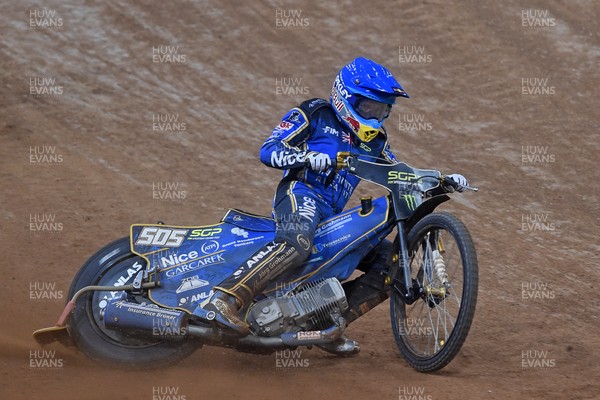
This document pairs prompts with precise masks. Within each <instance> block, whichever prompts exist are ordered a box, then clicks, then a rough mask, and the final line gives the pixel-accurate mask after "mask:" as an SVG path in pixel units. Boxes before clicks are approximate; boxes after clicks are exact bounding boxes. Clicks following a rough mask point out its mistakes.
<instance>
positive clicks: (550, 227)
mask: <svg viewBox="0 0 600 400" xmlns="http://www.w3.org/2000/svg"><path fill="white" fill-rule="evenodd" d="M548 216H549V214H548V213H545V214H537V213H529V214H523V215H521V230H522V231H523V232H539V231H555V230H556V225H555V224H554V222H548Z"/></svg>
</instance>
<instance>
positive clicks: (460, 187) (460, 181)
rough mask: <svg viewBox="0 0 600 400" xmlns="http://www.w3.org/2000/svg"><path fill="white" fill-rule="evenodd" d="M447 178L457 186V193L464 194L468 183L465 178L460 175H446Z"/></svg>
mask: <svg viewBox="0 0 600 400" xmlns="http://www.w3.org/2000/svg"><path fill="white" fill-rule="evenodd" d="M448 178H450V179H452V180H453V181H454V182H456V183H457V186H456V188H455V189H456V191H457V192H464V191H465V187H466V186H469V182H467V178H465V177H464V176H462V175H461V174H450V175H448Z"/></svg>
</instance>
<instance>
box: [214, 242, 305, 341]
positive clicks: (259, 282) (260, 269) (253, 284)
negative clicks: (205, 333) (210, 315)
mask: <svg viewBox="0 0 600 400" xmlns="http://www.w3.org/2000/svg"><path fill="white" fill-rule="evenodd" d="M297 261H300V262H302V261H303V260H302V259H301V257H298V251H297V249H296V247H294V246H291V245H289V244H287V243H285V242H271V243H268V244H267V245H265V246H264V247H263V248H261V249H260V250H258V251H257V252H256V253H254V254H253V255H252V256H251V257H250V258H249V259H248V260H247V261H246V262H244V263H243V264H242V265H241V266H240V267H239V268H238V269H237V270H236V271H235V272H234V273H233V274H232V275H231V276H229V277H228V278H226V279H225V280H224V281H223V282H221V283H220V284H219V286H215V288H214V289H215V294H214V295H213V296H212V297H211V299H210V300H209V302H208V304H207V305H206V306H204V309H205V310H208V311H214V312H215V313H217V322H220V323H221V325H224V326H226V327H228V328H231V329H233V330H235V331H236V332H238V333H240V334H242V335H247V334H249V333H250V328H249V327H248V324H247V323H246V322H245V321H243V320H241V319H240V317H239V310H240V309H241V308H243V307H244V305H246V304H248V303H249V302H251V301H252V299H253V298H254V296H255V295H257V294H260V293H261V292H262V291H263V290H264V289H265V288H266V287H267V285H268V284H269V282H271V281H272V280H273V279H275V278H276V277H277V276H279V275H280V274H282V273H283V272H284V271H285V270H287V269H289V268H290V267H294V266H295V265H296V263H297Z"/></svg>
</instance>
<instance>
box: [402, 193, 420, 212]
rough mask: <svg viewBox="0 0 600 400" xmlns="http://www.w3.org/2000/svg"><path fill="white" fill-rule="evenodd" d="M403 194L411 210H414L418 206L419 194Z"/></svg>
mask: <svg viewBox="0 0 600 400" xmlns="http://www.w3.org/2000/svg"><path fill="white" fill-rule="evenodd" d="M403 196H404V201H405V202H406V205H407V207H408V209H409V210H414V209H415V208H417V196H415V195H414V194H405V195H403Z"/></svg>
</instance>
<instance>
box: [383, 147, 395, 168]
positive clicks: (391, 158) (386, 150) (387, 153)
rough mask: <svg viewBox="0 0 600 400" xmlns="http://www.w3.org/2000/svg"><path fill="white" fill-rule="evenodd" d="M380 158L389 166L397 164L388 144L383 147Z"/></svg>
mask: <svg viewBox="0 0 600 400" xmlns="http://www.w3.org/2000/svg"><path fill="white" fill-rule="evenodd" d="M381 156H382V157H383V159H384V160H385V161H387V162H388V163H390V164H395V163H397V162H398V160H397V159H396V156H395V155H394V153H392V150H390V145H389V143H386V144H385V147H384V148H383V151H382V152H381Z"/></svg>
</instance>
